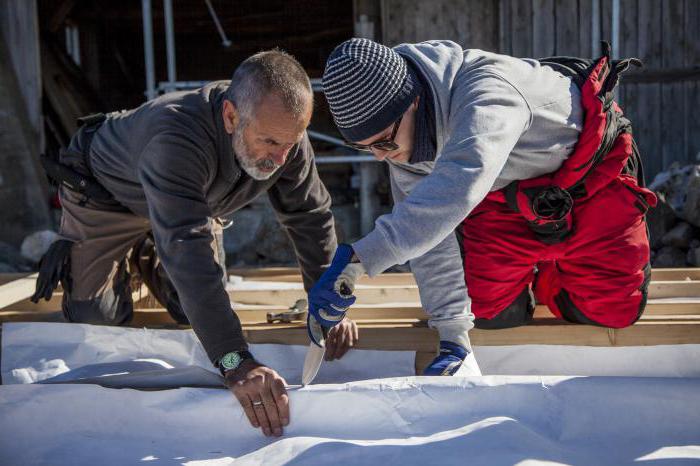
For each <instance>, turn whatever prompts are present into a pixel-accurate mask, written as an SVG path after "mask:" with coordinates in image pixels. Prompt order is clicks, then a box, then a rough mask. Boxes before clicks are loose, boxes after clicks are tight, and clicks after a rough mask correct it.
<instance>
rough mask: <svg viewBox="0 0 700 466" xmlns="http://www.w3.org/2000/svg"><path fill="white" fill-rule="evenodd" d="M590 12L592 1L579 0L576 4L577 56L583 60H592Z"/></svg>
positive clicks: (591, 10)
mask: <svg viewBox="0 0 700 466" xmlns="http://www.w3.org/2000/svg"><path fill="white" fill-rule="evenodd" d="M592 12H593V4H592V0H580V1H579V2H578V45H579V54H580V56H581V57H584V58H593V51H592V50H591V14H592Z"/></svg>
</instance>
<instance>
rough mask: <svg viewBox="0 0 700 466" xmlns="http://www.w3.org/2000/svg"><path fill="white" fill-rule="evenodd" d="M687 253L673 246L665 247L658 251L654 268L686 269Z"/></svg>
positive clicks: (653, 264)
mask: <svg viewBox="0 0 700 466" xmlns="http://www.w3.org/2000/svg"><path fill="white" fill-rule="evenodd" d="M685 261H686V253H685V252H684V251H683V250H682V249H679V248H675V247H673V246H664V247H662V248H661V249H659V250H658V252H657V253H656V257H654V262H652V264H651V266H652V267H658V268H669V267H685Z"/></svg>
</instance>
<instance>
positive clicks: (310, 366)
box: [301, 317, 328, 387]
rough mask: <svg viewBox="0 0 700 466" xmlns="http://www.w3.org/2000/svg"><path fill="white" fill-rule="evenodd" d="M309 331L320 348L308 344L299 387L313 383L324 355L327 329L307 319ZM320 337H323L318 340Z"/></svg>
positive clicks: (313, 344)
mask: <svg viewBox="0 0 700 466" xmlns="http://www.w3.org/2000/svg"><path fill="white" fill-rule="evenodd" d="M309 331H311V332H313V334H314V336H315V338H316V340H317V341H318V342H319V343H320V344H321V346H318V345H317V344H316V343H314V342H313V341H312V342H311V343H309V349H308V350H307V351H306V357H305V358H304V369H303V370H302V372H301V385H302V386H304V387H305V386H307V385H308V384H310V383H311V382H313V380H314V378H316V374H318V370H319V369H320V368H321V363H323V356H324V355H325V354H326V337H327V336H328V329H327V328H325V327H323V326H322V325H321V324H319V323H318V322H317V321H316V319H314V318H313V317H309ZM321 335H323V337H321V338H319V337H320V336H321Z"/></svg>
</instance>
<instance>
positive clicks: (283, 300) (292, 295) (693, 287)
mask: <svg viewBox="0 0 700 466" xmlns="http://www.w3.org/2000/svg"><path fill="white" fill-rule="evenodd" d="M354 294H355V296H356V297H357V301H356V303H357V304H382V303H399V302H412V303H418V302H420V296H419V293H418V287H417V286H405V287H404V286H391V287H389V286H386V287H362V288H357V289H356V290H355V293H354ZM229 296H230V297H231V300H232V301H234V302H237V303H245V304H278V305H291V304H292V303H294V301H296V300H297V299H305V298H306V292H305V291H304V290H274V289H271V290H240V291H236V290H232V291H229ZM673 297H686V298H691V297H700V281H697V280H696V281H682V280H678V281H672V282H651V283H650V284H649V298H650V299H657V298H673Z"/></svg>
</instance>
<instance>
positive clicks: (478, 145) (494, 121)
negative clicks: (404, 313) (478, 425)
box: [352, 41, 583, 326]
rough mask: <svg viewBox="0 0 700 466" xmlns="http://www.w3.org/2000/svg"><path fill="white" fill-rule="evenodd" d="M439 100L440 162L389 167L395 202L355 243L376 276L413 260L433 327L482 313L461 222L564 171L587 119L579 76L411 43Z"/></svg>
mask: <svg viewBox="0 0 700 466" xmlns="http://www.w3.org/2000/svg"><path fill="white" fill-rule="evenodd" d="M394 50H395V51H396V52H398V53H399V54H401V55H402V56H403V57H404V58H405V59H407V60H409V61H410V62H411V63H413V64H414V65H415V66H416V68H417V69H418V70H419V71H420V72H421V73H422V74H423V77H424V79H425V81H426V82H427V83H428V84H429V85H430V90H431V93H432V95H433V96H434V108H435V117H436V120H437V121H436V125H435V128H436V142H437V155H436V159H435V161H434V162H421V163H417V164H403V163H402V164H399V163H393V162H391V163H390V174H391V183H392V192H393V194H394V199H395V205H394V208H393V211H392V212H391V213H390V214H387V215H383V216H381V217H380V218H379V219H377V221H376V224H375V228H374V230H373V231H372V232H370V233H369V234H368V235H367V236H365V237H364V238H362V239H360V240H359V241H357V242H356V243H354V244H353V245H352V246H353V248H354V250H355V253H356V254H357V256H358V257H359V258H360V260H361V262H362V264H363V266H364V267H365V270H366V271H367V273H368V274H369V275H370V276H374V275H376V274H378V273H381V272H383V271H384V270H386V269H387V268H388V267H390V266H392V265H394V264H401V263H404V262H406V261H410V266H411V270H412V272H413V274H414V275H415V277H416V282H417V283H418V287H419V291H420V297H421V302H422V305H423V308H424V309H425V310H426V312H428V313H429V314H430V316H431V320H430V324H431V325H432V326H436V324H438V323H439V322H444V323H448V322H447V321H451V320H455V319H460V320H462V319H467V320H471V319H473V317H472V315H471V309H470V305H469V304H470V303H469V298H468V294H467V290H466V285H465V282H464V271H463V265H462V260H461V256H460V251H459V246H458V244H457V238H456V235H455V234H454V232H455V228H457V226H458V225H459V224H460V223H461V222H462V221H463V220H464V218H465V217H467V215H469V213H470V212H471V211H472V210H473V209H474V208H475V207H476V206H477V205H478V204H479V203H480V202H481V201H482V200H483V199H484V198H485V197H486V195H487V194H488V193H489V192H490V191H496V190H499V189H501V188H503V187H505V186H506V185H508V184H509V183H510V182H511V181H514V180H524V179H529V178H534V177H537V176H540V175H544V174H546V173H551V172H554V171H556V170H557V169H558V168H559V167H560V166H561V165H562V163H563V162H564V160H566V158H567V157H568V156H569V154H570V153H571V152H572V151H573V149H574V146H575V144H576V142H577V140H578V136H579V134H580V132H581V129H582V125H583V110H582V107H581V103H580V92H579V89H578V87H577V86H576V84H575V83H573V82H572V81H571V79H569V78H567V77H565V76H563V75H561V74H560V73H558V72H556V71H554V70H552V69H551V68H549V67H546V66H540V64H539V62H538V61H536V60H530V59H519V58H514V57H509V56H505V55H498V54H495V53H489V52H484V51H482V50H463V49H462V48H461V47H460V46H459V45H458V44H456V43H454V42H450V41H429V42H423V43H420V44H402V45H399V46H398V47H396V48H395V49H394Z"/></svg>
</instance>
